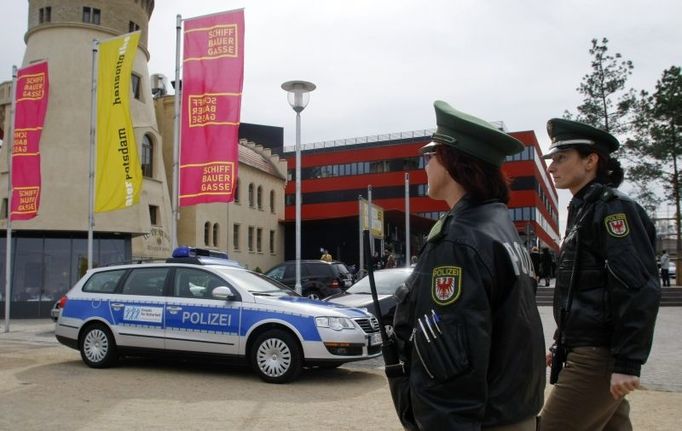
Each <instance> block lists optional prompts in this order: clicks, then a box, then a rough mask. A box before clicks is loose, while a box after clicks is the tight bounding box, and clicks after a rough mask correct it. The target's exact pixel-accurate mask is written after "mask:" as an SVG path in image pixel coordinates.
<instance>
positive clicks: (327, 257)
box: [320, 248, 333, 262]
mask: <svg viewBox="0 0 682 431" xmlns="http://www.w3.org/2000/svg"><path fill="white" fill-rule="evenodd" d="M320 260H324V261H325V262H331V261H332V260H333V259H332V255H331V254H329V251H328V250H327V249H326V248H325V249H323V250H322V256H321V257H320Z"/></svg>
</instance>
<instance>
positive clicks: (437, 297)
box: [431, 266, 462, 305]
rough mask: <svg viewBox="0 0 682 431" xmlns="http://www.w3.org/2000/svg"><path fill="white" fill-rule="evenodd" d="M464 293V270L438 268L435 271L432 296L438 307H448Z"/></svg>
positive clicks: (446, 267)
mask: <svg viewBox="0 0 682 431" xmlns="http://www.w3.org/2000/svg"><path fill="white" fill-rule="evenodd" d="M461 293H462V268H460V267H458V266H437V267H436V268H434V269H433V277H432V281H431V296H432V297H433V302H435V303H436V304H438V305H448V304H452V303H453V302H455V301H457V299H459V296H460V294H461Z"/></svg>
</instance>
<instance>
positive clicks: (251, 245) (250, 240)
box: [248, 226, 253, 251]
mask: <svg viewBox="0 0 682 431" xmlns="http://www.w3.org/2000/svg"><path fill="white" fill-rule="evenodd" d="M248 245H249V251H253V226H249V237H248Z"/></svg>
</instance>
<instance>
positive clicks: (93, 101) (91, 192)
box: [88, 39, 99, 269]
mask: <svg viewBox="0 0 682 431" xmlns="http://www.w3.org/2000/svg"><path fill="white" fill-rule="evenodd" d="M98 49H99V41H98V40H97V39H93V40H92V87H91V88H90V166H89V172H88V179H89V181H88V203H89V205H88V269H92V257H93V231H94V228H95V157H96V155H97V145H96V141H97V52H98Z"/></svg>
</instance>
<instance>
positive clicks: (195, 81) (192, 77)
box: [179, 9, 244, 207]
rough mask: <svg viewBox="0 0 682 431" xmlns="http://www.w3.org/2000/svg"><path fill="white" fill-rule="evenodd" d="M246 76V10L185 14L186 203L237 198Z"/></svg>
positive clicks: (182, 144)
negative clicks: (195, 16) (200, 15)
mask: <svg viewBox="0 0 682 431" xmlns="http://www.w3.org/2000/svg"><path fill="white" fill-rule="evenodd" d="M243 82H244V11H243V10H241V9H240V10H235V11H229V12H222V13H218V14H214V15H207V16H202V17H197V18H192V19H188V20H185V30H184V56H183V73H182V115H181V121H182V123H181V124H182V135H181V139H180V196H179V201H180V206H181V207H182V206H190V205H196V204H200V203H208V202H232V200H234V191H235V190H234V187H235V185H236V183H237V166H238V164H239V115H240V112H241V95H242V84H243Z"/></svg>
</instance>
